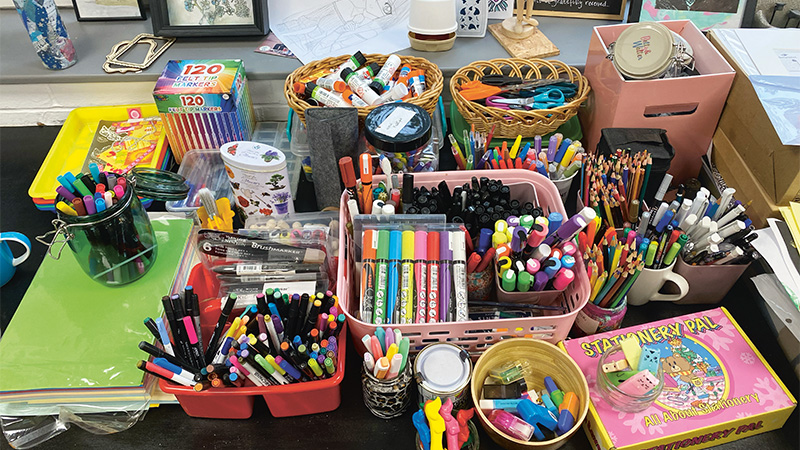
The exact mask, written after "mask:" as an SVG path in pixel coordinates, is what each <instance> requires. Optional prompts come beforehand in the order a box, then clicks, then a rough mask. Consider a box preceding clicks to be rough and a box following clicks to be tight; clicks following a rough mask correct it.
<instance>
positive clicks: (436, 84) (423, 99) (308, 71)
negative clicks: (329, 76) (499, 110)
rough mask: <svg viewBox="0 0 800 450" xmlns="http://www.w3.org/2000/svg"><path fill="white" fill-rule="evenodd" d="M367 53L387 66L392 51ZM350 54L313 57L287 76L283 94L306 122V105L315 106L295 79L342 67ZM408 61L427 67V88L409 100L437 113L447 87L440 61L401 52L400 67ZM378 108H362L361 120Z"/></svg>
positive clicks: (417, 65)
mask: <svg viewBox="0 0 800 450" xmlns="http://www.w3.org/2000/svg"><path fill="white" fill-rule="evenodd" d="M364 56H365V57H366V58H367V62H369V63H373V62H375V63H378V64H379V65H381V66H383V63H385V62H386V59H388V58H389V56H388V55H380V54H375V53H373V54H368V55H364ZM398 56H400V55H398ZM348 58H350V56H348V55H342V56H337V57H334V58H325V59H320V60H319V61H312V62H310V63H308V64H306V65H304V66H303V67H300V68H297V69H295V71H294V72H292V73H290V74H289V76H288V77H286V82H285V83H284V85H283V95H285V96H286V101H287V102H288V103H289V107H290V108H292V109H293V110H294V112H295V113H296V114H297V116H298V117H299V118H300V120H302V121H303V123H306V115H305V111H306V108H309V107H311V105H310V104H309V103H308V102H306V101H305V100H303V99H301V98H300V97H298V96H297V94H296V93H295V92H294V88H293V86H294V83H296V82H299V81H300V80H302V79H305V78H307V77H309V76H311V75H313V74H315V73H318V72H319V71H321V70H329V69H333V68H336V67H339V65H341V64H342V63H343V62H345V61H347V59H348ZM404 64H408V65H409V66H411V68H412V69H423V70H424V71H425V92H423V93H422V95H420V96H419V97H412V98H410V99H408V100H406V101H407V102H409V103H413V104H415V105H417V106H420V107H422V108H423V109H425V111H428V113H429V114H431V115H433V112H434V111H435V110H436V104H437V102H438V101H439V96H440V95H442V88H443V87H444V78H443V77H442V71H441V70H439V67H438V66H437V65H436V64H433V63H432V62H430V61H428V60H427V59H425V58H417V57H415V56H400V67H402V66H403V65H404ZM375 108H377V106H367V107H364V108H358V118H359V121H360V122H363V121H364V118H366V117H367V114H369V113H370V111H372V110H373V109H375Z"/></svg>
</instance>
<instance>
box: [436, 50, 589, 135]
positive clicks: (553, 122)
mask: <svg viewBox="0 0 800 450" xmlns="http://www.w3.org/2000/svg"><path fill="white" fill-rule="evenodd" d="M489 74H505V75H509V76H516V77H521V78H523V79H526V80H531V79H555V78H564V79H568V80H569V81H571V82H572V83H575V84H576V85H577V86H578V93H577V95H576V96H575V97H572V98H571V99H567V100H569V102H568V103H566V104H564V106H558V107H555V108H551V109H540V110H530V111H524V110H506V109H500V108H492V107H487V106H483V105H481V104H479V103H477V102H473V101H469V100H466V99H465V98H464V97H462V96H461V94H460V93H459V87H460V86H461V85H462V84H464V83H466V82H468V81H472V80H476V79H480V78H481V77H483V76H484V75H489ZM589 90H590V88H589V81H588V80H587V79H586V77H584V76H583V75H581V73H580V71H578V69H576V68H574V67H571V66H568V65H566V64H564V63H563V62H561V61H554V60H543V59H520V58H511V59H492V60H490V61H475V62H474V63H472V64H470V65H468V66H465V67H462V68H460V69H458V71H456V73H455V74H454V75H453V78H452V79H451V80H450V93H451V94H452V95H453V101H454V102H455V104H456V107H458V111H459V112H460V113H461V115H462V116H464V119H465V120H466V121H467V123H469V124H471V125H472V124H474V125H475V128H476V129H477V130H479V131H482V132H484V133H488V132H489V131H490V130H491V128H492V125H496V128H495V131H494V136H495V137H504V138H515V137H517V135H522V136H525V137H529V136H535V135H537V134H540V135H544V134H547V133H550V132H552V131H555V130H556V129H557V128H558V127H560V126H561V125H563V124H564V123H565V122H566V121H567V120H569V119H570V118H572V116H574V115H575V114H577V113H578V107H579V106H580V105H581V103H583V102H584V101H585V100H586V98H587V97H588V95H589Z"/></svg>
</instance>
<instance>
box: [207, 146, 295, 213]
mask: <svg viewBox="0 0 800 450" xmlns="http://www.w3.org/2000/svg"><path fill="white" fill-rule="evenodd" d="M219 150H220V154H221V155H222V160H223V161H224V162H225V172H226V173H227V174H228V178H230V182H231V187H232V188H233V195H234V197H235V198H236V204H237V205H239V208H241V210H242V211H243V212H244V214H245V217H244V218H245V219H247V218H248V217H251V216H272V215H284V214H294V202H293V200H292V191H291V188H290V186H289V173H288V172H287V170H286V155H284V154H283V152H282V151H280V150H278V149H277V148H275V147H272V146H270V145H266V144H260V143H258V142H249V141H234V142H228V143H227V144H225V145H223V146H222V147H220V149H219Z"/></svg>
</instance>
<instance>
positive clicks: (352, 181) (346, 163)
mask: <svg viewBox="0 0 800 450" xmlns="http://www.w3.org/2000/svg"><path fill="white" fill-rule="evenodd" d="M339 171H340V172H341V173H342V181H344V186H345V187H354V186H355V185H356V173H355V169H354V168H353V159H352V158H350V157H349V156H344V157H342V158H340V159H339Z"/></svg>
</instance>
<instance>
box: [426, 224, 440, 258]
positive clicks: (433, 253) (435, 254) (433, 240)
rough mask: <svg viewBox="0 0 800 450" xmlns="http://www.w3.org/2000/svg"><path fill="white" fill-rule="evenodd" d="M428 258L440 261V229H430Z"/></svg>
mask: <svg viewBox="0 0 800 450" xmlns="http://www.w3.org/2000/svg"><path fill="white" fill-rule="evenodd" d="M428 260H430V261H438V260H439V232H438V231H429V232H428Z"/></svg>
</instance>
